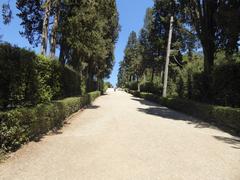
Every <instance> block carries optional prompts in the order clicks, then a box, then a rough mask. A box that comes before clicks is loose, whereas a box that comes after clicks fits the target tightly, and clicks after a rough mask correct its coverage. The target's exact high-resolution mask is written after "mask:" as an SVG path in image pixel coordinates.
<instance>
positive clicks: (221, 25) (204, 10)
mask: <svg viewBox="0 0 240 180" xmlns="http://www.w3.org/2000/svg"><path fill="white" fill-rule="evenodd" d="M179 3H180V4H181V6H182V8H183V9H182V11H183V13H185V17H186V19H185V20H186V22H188V24H189V25H190V26H192V27H193V28H194V29H195V30H196V32H197V36H198V38H199V40H200V41H201V44H202V48H203V53H204V70H205V72H206V73H211V71H212V70H213V65H214V55H215V53H216V51H217V50H218V49H219V48H222V47H223V48H224V49H225V50H226V51H227V52H228V53H230V54H233V52H236V51H237V49H238V46H239V44H238V41H239V36H240V26H239V24H240V22H239V19H240V12H239V7H240V1H238V0H227V1H226V0H217V1H210V0H179Z"/></svg>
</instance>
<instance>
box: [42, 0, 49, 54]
mask: <svg viewBox="0 0 240 180" xmlns="http://www.w3.org/2000/svg"><path fill="white" fill-rule="evenodd" d="M50 10H51V0H46V2H45V14H44V19H43V28H42V43H41V54H42V55H46V54H47V44H48V26H49V18H50Z"/></svg>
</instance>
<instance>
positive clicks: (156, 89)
mask: <svg viewBox="0 0 240 180" xmlns="http://www.w3.org/2000/svg"><path fill="white" fill-rule="evenodd" d="M141 91H142V92H148V93H153V94H162V85H161V86H159V85H157V84H156V83H153V82H145V83H142V84H141Z"/></svg>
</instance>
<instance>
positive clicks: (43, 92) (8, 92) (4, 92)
mask: <svg viewBox="0 0 240 180" xmlns="http://www.w3.org/2000/svg"><path fill="white" fill-rule="evenodd" d="M81 82H82V80H81V76H80V74H79V73H78V72H76V71H74V70H73V69H72V68H70V67H68V66H62V65H61V64H60V63H59V62H58V61H57V60H53V59H49V58H46V57H44V56H40V55H39V56H37V55H35V54H34V52H31V51H28V50H25V49H22V48H18V47H15V46H11V45H10V44H0V109H7V108H16V107H22V106H32V105H36V104H39V103H46V102H50V101H51V100H56V99H61V98H63V97H71V96H78V95H81V94H82V89H81V88H82V87H81V86H82V84H81Z"/></svg>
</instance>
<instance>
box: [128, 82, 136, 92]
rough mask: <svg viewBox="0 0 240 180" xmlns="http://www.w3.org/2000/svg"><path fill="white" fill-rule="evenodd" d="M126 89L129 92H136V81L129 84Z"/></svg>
mask: <svg viewBox="0 0 240 180" xmlns="http://www.w3.org/2000/svg"><path fill="white" fill-rule="evenodd" d="M126 88H129V89H131V90H137V89H138V83H137V82H136V81H134V82H130V83H128V84H127V85H126Z"/></svg>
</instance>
